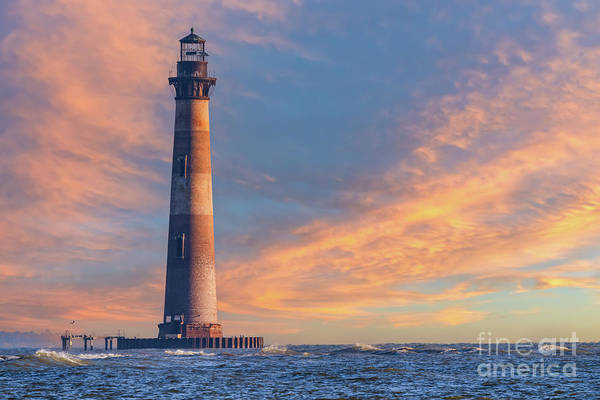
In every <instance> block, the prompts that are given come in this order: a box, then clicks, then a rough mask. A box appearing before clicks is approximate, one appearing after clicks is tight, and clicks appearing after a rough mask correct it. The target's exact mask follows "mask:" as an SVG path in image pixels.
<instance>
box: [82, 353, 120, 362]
mask: <svg viewBox="0 0 600 400" xmlns="http://www.w3.org/2000/svg"><path fill="white" fill-rule="evenodd" d="M116 357H126V355H125V354H116V353H96V354H95V353H85V354H77V358H81V359H84V360H102V359H105V358H116Z"/></svg>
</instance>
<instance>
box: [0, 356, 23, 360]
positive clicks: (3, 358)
mask: <svg viewBox="0 0 600 400" xmlns="http://www.w3.org/2000/svg"><path fill="white" fill-rule="evenodd" d="M20 358H21V356H3V355H0V362H2V361H12V360H18V359H20Z"/></svg>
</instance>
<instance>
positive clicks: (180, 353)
mask: <svg viewBox="0 0 600 400" xmlns="http://www.w3.org/2000/svg"><path fill="white" fill-rule="evenodd" d="M165 354H169V355H172V356H214V355H216V354H215V353H205V352H203V351H202V350H200V351H192V350H165Z"/></svg>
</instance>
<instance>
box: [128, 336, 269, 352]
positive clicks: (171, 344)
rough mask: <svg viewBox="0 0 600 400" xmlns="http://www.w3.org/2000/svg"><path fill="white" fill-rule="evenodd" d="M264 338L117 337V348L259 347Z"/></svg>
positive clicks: (262, 343) (262, 344)
mask: <svg viewBox="0 0 600 400" xmlns="http://www.w3.org/2000/svg"><path fill="white" fill-rule="evenodd" d="M263 346H264V338H263V337H259V336H250V337H248V336H234V337H220V338H219V337H217V338H173V339H156V338H149V339H138V338H133V339H129V338H122V337H121V338H118V339H117V349H119V350H127V349H260V348H262V347H263Z"/></svg>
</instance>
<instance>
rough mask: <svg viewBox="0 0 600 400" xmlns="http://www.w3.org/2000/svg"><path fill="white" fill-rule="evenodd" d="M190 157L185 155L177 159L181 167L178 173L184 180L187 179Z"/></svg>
mask: <svg viewBox="0 0 600 400" xmlns="http://www.w3.org/2000/svg"><path fill="white" fill-rule="evenodd" d="M187 161H188V156H187V154H186V155H183V156H179V157H177V162H178V164H179V166H178V167H177V169H178V172H179V176H181V177H183V178H187V164H188V162H187Z"/></svg>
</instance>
